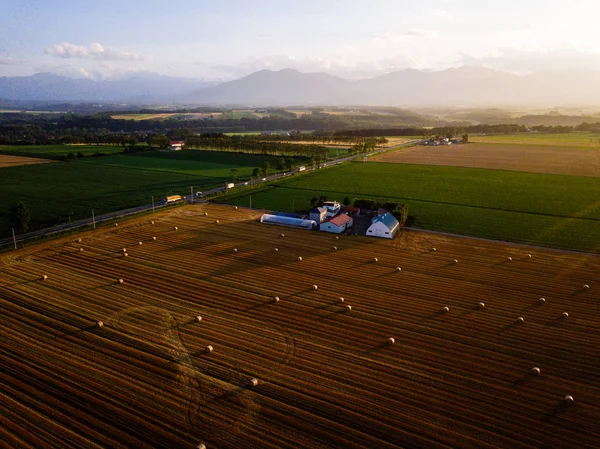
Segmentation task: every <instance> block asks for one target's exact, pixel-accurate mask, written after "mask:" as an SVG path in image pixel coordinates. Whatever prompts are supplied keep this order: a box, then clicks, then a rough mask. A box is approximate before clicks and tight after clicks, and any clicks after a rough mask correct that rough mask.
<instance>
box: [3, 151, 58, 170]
mask: <svg viewBox="0 0 600 449" xmlns="http://www.w3.org/2000/svg"><path fill="white" fill-rule="evenodd" d="M49 162H54V161H51V160H49V159H38V158H36V157H23V156H9V155H6V154H0V168H6V167H18V166H19V165H34V164H47V163H49Z"/></svg>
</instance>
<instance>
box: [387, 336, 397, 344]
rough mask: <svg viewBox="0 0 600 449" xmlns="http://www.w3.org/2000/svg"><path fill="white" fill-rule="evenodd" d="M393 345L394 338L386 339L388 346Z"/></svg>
mask: <svg viewBox="0 0 600 449" xmlns="http://www.w3.org/2000/svg"><path fill="white" fill-rule="evenodd" d="M394 343H396V339H395V338H394V337H390V338H388V344H389V345H393V344H394Z"/></svg>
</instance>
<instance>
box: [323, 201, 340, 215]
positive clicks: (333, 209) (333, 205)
mask: <svg viewBox="0 0 600 449" xmlns="http://www.w3.org/2000/svg"><path fill="white" fill-rule="evenodd" d="M323 208H324V209H325V210H326V214H325V218H329V217H335V216H336V215H337V214H339V213H340V212H341V210H342V205H341V204H340V203H338V202H337V201H325V202H324V203H323Z"/></svg>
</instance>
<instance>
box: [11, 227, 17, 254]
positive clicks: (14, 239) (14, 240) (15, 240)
mask: <svg viewBox="0 0 600 449" xmlns="http://www.w3.org/2000/svg"><path fill="white" fill-rule="evenodd" d="M12 231H13V243H14V244H15V249H17V238H16V237H15V228H12Z"/></svg>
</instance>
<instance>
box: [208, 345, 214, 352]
mask: <svg viewBox="0 0 600 449" xmlns="http://www.w3.org/2000/svg"><path fill="white" fill-rule="evenodd" d="M213 349H214V348H213V347H212V346H211V345H208V346H206V352H213Z"/></svg>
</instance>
